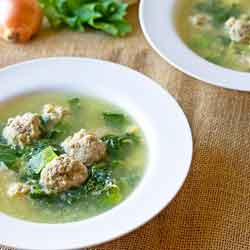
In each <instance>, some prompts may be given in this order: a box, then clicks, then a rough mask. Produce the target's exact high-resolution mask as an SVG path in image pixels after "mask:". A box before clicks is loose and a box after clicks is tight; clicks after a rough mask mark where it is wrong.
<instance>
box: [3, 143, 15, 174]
mask: <svg viewBox="0 0 250 250" xmlns="http://www.w3.org/2000/svg"><path fill="white" fill-rule="evenodd" d="M18 159H19V155H18V151H17V150H15V149H13V148H11V147H10V146H9V145H7V144H0V162H3V163H4V164H5V165H6V166H7V167H8V168H10V169H13V170H15V169H16V163H17V161H18Z"/></svg>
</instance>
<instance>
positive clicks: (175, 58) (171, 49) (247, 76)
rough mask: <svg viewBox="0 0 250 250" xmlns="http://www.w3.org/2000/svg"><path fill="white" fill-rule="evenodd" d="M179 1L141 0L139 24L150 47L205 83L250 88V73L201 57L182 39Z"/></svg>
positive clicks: (240, 88) (238, 88) (230, 87)
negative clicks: (179, 22)
mask: <svg viewBox="0 0 250 250" xmlns="http://www.w3.org/2000/svg"><path fill="white" fill-rule="evenodd" d="M178 1H182V0H167V1H166V0H157V4H156V3H155V1H154V0H141V1H140V8H139V17H140V24H141V27H142V30H143V33H144V35H145V37H146V39H147V41H148V42H149V44H150V45H151V47H152V48H153V49H154V50H155V51H156V52H157V53H158V54H159V55H160V56H161V57H162V58H163V59H165V60H166V61H167V62H168V63H169V64H171V65H172V66H174V67H175V68H177V69H179V70H180V71H182V72H184V73H186V74H187V75H190V76H192V77H194V78H196V79H199V80H201V81H204V82H206V83H209V84H212V85H215V86H218V87H223V88H226V89H232V90H240V91H250V73H247V72H240V71H234V70H231V69H227V68H224V67H221V66H218V65H215V64H213V63H210V62H208V61H207V60H205V59H203V58H201V57H200V56H199V55H197V54H196V53H195V52H193V51H192V50H191V49H189V48H188V46H187V45H186V44H185V43H184V42H183V41H182V39H181V38H180V36H179V35H178V32H177V30H176V25H175V20H174V18H175V13H176V6H177V4H178Z"/></svg>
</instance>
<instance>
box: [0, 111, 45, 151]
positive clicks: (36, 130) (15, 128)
mask: <svg viewBox="0 0 250 250" xmlns="http://www.w3.org/2000/svg"><path fill="white" fill-rule="evenodd" d="M2 135H3V137H4V138H5V139H6V140H7V143H8V144H9V145H14V146H15V145H19V146H20V147H23V146H24V145H27V144H31V143H32V142H33V141H35V140H37V139H39V137H40V135H41V121H40V117H39V115H37V114H33V113H25V114H23V115H18V116H16V117H14V118H10V119H9V120H8V122H7V125H6V127H5V128H4V129H3V134H2Z"/></svg>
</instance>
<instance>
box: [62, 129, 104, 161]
mask: <svg viewBox="0 0 250 250" xmlns="http://www.w3.org/2000/svg"><path fill="white" fill-rule="evenodd" d="M62 147H63V148H64V151H65V152H66V154H68V155H69V156H72V157H73V158H75V159H77V160H79V161H81V162H83V163H84V164H85V165H87V166H91V165H92V164H94V163H95V162H98V161H100V160H102V159H104V158H105V156H106V145H105V144H104V143H103V142H102V141H101V140H100V139H99V138H98V137H97V136H96V135H95V134H91V133H86V131H85V130H84V129H81V130H80V131H79V132H77V133H75V134H74V135H73V136H70V137H68V138H66V139H65V141H64V142H63V143H62Z"/></svg>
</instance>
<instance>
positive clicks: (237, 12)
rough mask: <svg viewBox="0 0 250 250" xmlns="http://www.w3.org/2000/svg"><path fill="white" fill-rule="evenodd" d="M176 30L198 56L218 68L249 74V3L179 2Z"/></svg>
mask: <svg viewBox="0 0 250 250" xmlns="http://www.w3.org/2000/svg"><path fill="white" fill-rule="evenodd" d="M176 21H177V30H178V32H179V34H180V36H181V37H182V39H183V41H184V42H185V43H186V44H187V45H188V46H189V48H191V49H192V50H193V51H194V52H196V53H197V54H198V55H200V56H201V57H203V58H205V59H206V60H208V61H210V62H212V63H215V64H217V65H220V66H223V67H226V68H230V69H233V70H237V71H245V72H250V2H249V1H248V0H189V1H185V0H182V1H180V4H179V6H178V8H177V15H176Z"/></svg>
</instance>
